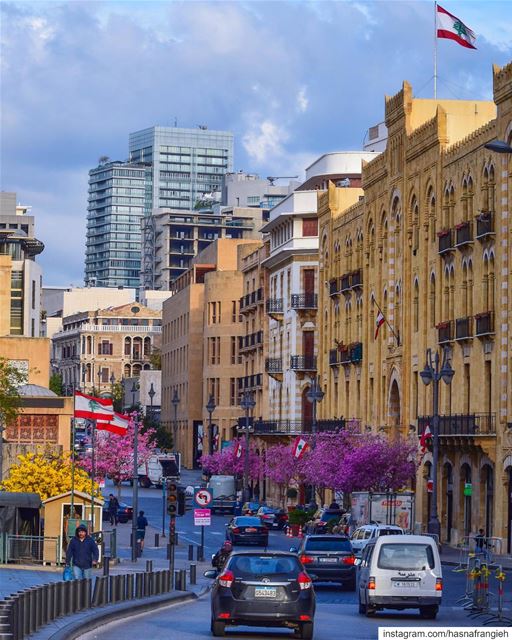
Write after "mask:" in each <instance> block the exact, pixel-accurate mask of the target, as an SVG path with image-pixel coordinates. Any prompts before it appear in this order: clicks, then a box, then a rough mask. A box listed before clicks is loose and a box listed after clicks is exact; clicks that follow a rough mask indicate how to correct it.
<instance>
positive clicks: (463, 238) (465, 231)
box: [455, 220, 473, 247]
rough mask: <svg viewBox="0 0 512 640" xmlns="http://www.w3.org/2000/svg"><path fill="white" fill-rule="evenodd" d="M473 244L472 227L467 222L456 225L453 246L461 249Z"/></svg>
mask: <svg viewBox="0 0 512 640" xmlns="http://www.w3.org/2000/svg"><path fill="white" fill-rule="evenodd" d="M472 242H473V226H472V224H471V222H470V221H469V220H466V221H465V222H462V223H461V224H458V225H457V226H456V227H455V244H456V246H457V247H463V246H464V245H466V244H471V243H472Z"/></svg>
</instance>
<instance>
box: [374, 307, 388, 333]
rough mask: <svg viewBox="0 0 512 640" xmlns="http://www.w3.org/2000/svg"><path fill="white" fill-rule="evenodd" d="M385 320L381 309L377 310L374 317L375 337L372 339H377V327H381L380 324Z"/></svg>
mask: <svg viewBox="0 0 512 640" xmlns="http://www.w3.org/2000/svg"><path fill="white" fill-rule="evenodd" d="M385 321H386V318H385V317H384V314H383V313H382V311H379V313H378V314H377V317H376V318H375V338H374V340H377V336H378V335H379V329H380V328H381V327H382V325H383V324H384V322H385Z"/></svg>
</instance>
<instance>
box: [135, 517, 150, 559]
mask: <svg viewBox="0 0 512 640" xmlns="http://www.w3.org/2000/svg"><path fill="white" fill-rule="evenodd" d="M147 526H148V521H147V518H146V517H145V516H144V511H139V515H138V516H137V543H138V544H140V553H141V554H142V552H143V551H144V538H145V536H146V527H147Z"/></svg>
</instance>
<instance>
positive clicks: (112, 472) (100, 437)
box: [80, 411, 155, 493]
mask: <svg viewBox="0 0 512 640" xmlns="http://www.w3.org/2000/svg"><path fill="white" fill-rule="evenodd" d="M137 419H138V414H137V412H136V411H135V412H133V413H132V414H130V423H129V425H128V429H127V430H126V434H125V435H117V434H115V433H110V432H108V431H97V432H96V446H95V452H94V456H95V464H94V467H95V472H96V477H97V478H105V477H106V476H108V477H110V478H112V480H113V481H114V483H115V484H117V486H118V493H120V486H119V483H120V482H122V481H123V480H130V479H131V478H132V477H133V434H134V425H135V421H136V420H137ZM139 426H140V425H139ZM154 435H155V432H154V430H153V429H147V430H146V431H145V432H144V433H141V432H140V431H139V433H138V438H137V460H138V463H139V465H142V464H144V463H145V462H147V461H148V459H149V458H150V456H151V455H153V453H154V451H155V445H154V442H153V439H154ZM80 466H82V467H83V468H84V469H85V470H86V471H88V472H89V473H91V472H92V457H91V456H90V455H88V456H87V457H84V458H83V459H82V460H81V461H80Z"/></svg>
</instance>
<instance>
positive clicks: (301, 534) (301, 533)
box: [299, 525, 304, 538]
mask: <svg viewBox="0 0 512 640" xmlns="http://www.w3.org/2000/svg"><path fill="white" fill-rule="evenodd" d="M303 537H304V532H303V531H302V525H300V527H299V538H303Z"/></svg>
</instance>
